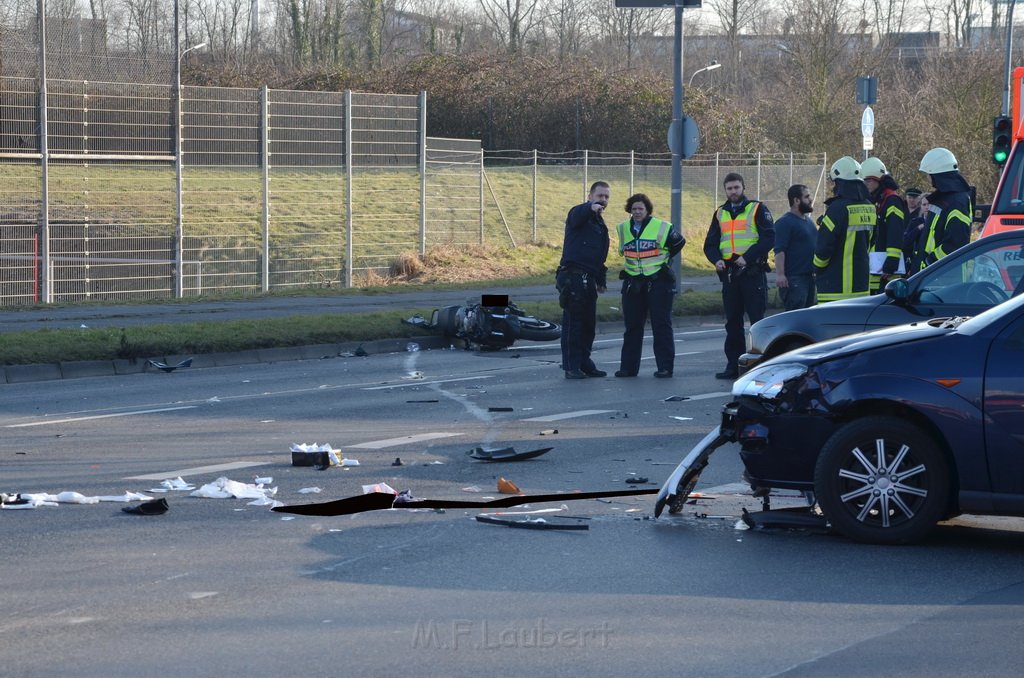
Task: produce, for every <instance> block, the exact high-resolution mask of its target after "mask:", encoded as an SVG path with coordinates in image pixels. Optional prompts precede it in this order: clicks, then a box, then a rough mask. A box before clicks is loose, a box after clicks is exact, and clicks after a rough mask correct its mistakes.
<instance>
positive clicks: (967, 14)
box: [946, 0, 981, 47]
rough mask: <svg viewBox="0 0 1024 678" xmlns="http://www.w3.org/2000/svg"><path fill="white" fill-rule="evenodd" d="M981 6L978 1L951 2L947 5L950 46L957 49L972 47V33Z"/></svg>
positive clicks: (960, 0)
mask: <svg viewBox="0 0 1024 678" xmlns="http://www.w3.org/2000/svg"><path fill="white" fill-rule="evenodd" d="M980 4H981V3H980V2H978V0H949V4H948V5H946V30H947V31H948V32H949V38H950V44H952V45H955V46H956V47H969V46H970V45H971V32H972V31H973V29H974V23H975V21H977V19H978V18H979V9H980Z"/></svg>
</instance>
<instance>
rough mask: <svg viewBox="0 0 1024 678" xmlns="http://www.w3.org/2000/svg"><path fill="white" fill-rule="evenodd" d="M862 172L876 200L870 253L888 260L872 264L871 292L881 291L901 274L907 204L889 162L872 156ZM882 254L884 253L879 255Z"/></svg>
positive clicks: (872, 197)
mask: <svg viewBox="0 0 1024 678" xmlns="http://www.w3.org/2000/svg"><path fill="white" fill-rule="evenodd" d="M860 173H861V174H862V175H863V176H864V185H865V186H867V187H868V190H869V191H870V192H871V199H872V200H873V201H874V202H875V213H876V220H875V230H874V232H873V233H872V235H871V247H870V250H869V252H868V256H869V257H870V256H872V253H873V252H879V253H884V254H885V260H884V261H883V262H882V264H881V268H880V269H879V268H878V267H876V266H872V267H871V271H875V270H880V271H881V272H880V273H874V272H872V273H871V274H870V279H869V287H870V290H871V294H878V293H879V292H880V291H881V288H882V287H884V286H885V283H887V282H889V279H890V278H892V277H893V276H895V275H897V273H898V271H899V267H900V260H901V259H902V257H903V232H904V231H905V230H906V228H907V204H906V203H905V202H903V197H902V196H900V194H899V189H900V187H899V185H898V184H897V183H896V180H895V179H893V178H892V175H891V174H889V171H888V170H887V169H885V164H884V163H883V162H882V161H881V160H879V159H878V158H875V157H871V158H868V159H867V160H865V161H864V162H862V163H861V164H860ZM875 256H878V257H880V255H877V254H876V255H875ZM904 271H905V269H904Z"/></svg>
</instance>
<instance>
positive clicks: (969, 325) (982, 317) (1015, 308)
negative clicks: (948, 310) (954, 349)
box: [956, 294, 1024, 334]
mask: <svg viewBox="0 0 1024 678" xmlns="http://www.w3.org/2000/svg"><path fill="white" fill-rule="evenodd" d="M1022 313H1024V294H1018V295H1017V296H1016V297H1014V298H1013V299H1011V300H1010V301H1007V302H1005V303H1002V304H999V305H998V306H993V307H992V308H990V309H989V310H987V311H985V312H984V313H979V314H978V315H976V316H974V317H973V318H971V319H970V320H967V321H966V322H964V323H962V324H961V325H960V326H959V327H957V329H956V331H957V332H959V333H960V334H974V333H975V332H979V331H981V330H982V329H984V328H986V327H988V326H989V325H991V324H992V323H994V322H998V321H1000V320H1002V319H1003V318H1005V317H1008V316H1009V317H1013V316H1019V315H1021V314H1022Z"/></svg>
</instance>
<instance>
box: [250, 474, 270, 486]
mask: <svg viewBox="0 0 1024 678" xmlns="http://www.w3.org/2000/svg"><path fill="white" fill-rule="evenodd" d="M252 481H253V482H254V483H256V484H257V485H269V484H270V483H272V482H274V479H273V478H272V477H271V476H264V477H262V478H260V477H259V476H256V477H255V478H253V479H252Z"/></svg>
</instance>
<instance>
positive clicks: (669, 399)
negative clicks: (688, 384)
mask: <svg viewBox="0 0 1024 678" xmlns="http://www.w3.org/2000/svg"><path fill="white" fill-rule="evenodd" d="M689 399H690V396H681V395H674V396H669V397H667V398H665V400H664V402H666V403H678V402H681V401H683V400H689Z"/></svg>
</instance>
